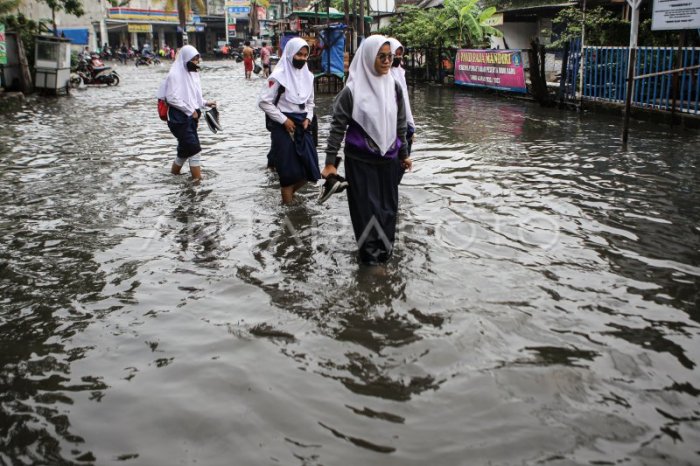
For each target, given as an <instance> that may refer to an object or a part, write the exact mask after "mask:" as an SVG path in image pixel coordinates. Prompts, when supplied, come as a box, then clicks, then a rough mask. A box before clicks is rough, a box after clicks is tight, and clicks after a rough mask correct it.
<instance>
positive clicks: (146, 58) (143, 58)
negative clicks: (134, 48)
mask: <svg viewBox="0 0 700 466" xmlns="http://www.w3.org/2000/svg"><path fill="white" fill-rule="evenodd" d="M135 65H136V66H144V65H145V66H149V65H160V58H158V57H155V56H153V57H152V56H150V55H139V56H138V57H137V58H136V63H135Z"/></svg>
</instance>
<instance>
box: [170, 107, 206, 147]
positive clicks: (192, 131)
mask: <svg viewBox="0 0 700 466" xmlns="http://www.w3.org/2000/svg"><path fill="white" fill-rule="evenodd" d="M198 123H199V120H195V119H194V118H192V116H191V115H186V114H185V112H183V111H181V110H178V109H177V108H175V107H173V106H172V105H171V106H170V107H169V108H168V128H170V132H171V133H173V136H175V137H176V138H177V156H178V158H181V159H186V158H188V157H192V156H193V155H195V154H199V153H200V152H202V146H201V145H200V144H199V134H197V124H198Z"/></svg>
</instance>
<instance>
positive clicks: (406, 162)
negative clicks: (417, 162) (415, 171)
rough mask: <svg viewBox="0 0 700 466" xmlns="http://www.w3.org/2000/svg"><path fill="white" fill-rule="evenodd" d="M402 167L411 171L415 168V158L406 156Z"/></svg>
mask: <svg viewBox="0 0 700 466" xmlns="http://www.w3.org/2000/svg"><path fill="white" fill-rule="evenodd" d="M401 168H403V169H404V170H408V171H411V168H413V160H411V159H410V158H405V159H403V160H402V161H401Z"/></svg>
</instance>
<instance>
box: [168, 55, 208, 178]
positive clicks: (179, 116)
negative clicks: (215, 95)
mask: <svg viewBox="0 0 700 466" xmlns="http://www.w3.org/2000/svg"><path fill="white" fill-rule="evenodd" d="M198 71H199V52H197V49H195V48H194V47H192V46H191V45H185V46H184V47H183V48H182V49H180V52H179V53H178V54H177V57H176V58H175V61H174V62H173V64H172V66H171V67H170V71H169V72H168V76H167V77H166V78H165V80H164V81H163V83H162V84H161V85H160V88H159V89H158V93H157V94H156V96H157V97H158V98H159V99H162V100H165V101H166V102H167V103H168V128H170V132H171V133H173V136H175V137H176V138H177V156H176V157H175V161H174V162H173V166H172V168H171V170H170V171H171V172H172V173H173V174H174V175H179V174H180V170H181V169H182V166H183V165H184V164H185V161H186V160H188V159H189V162H190V172H191V173H192V178H194V179H195V180H199V179H201V178H202V170H201V167H200V165H201V161H200V154H201V152H202V146H200V144H199V135H198V134H197V125H198V123H199V117H200V116H201V114H202V112H201V111H200V108H202V107H204V106H207V107H216V102H214V101H211V102H208V101H205V100H204V98H203V97H202V85H201V83H200V81H199V73H198Z"/></svg>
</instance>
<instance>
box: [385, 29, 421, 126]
mask: <svg viewBox="0 0 700 466" xmlns="http://www.w3.org/2000/svg"><path fill="white" fill-rule="evenodd" d="M389 46H390V47H391V53H393V54H396V51H397V50H398V49H403V50H404V52H405V51H406V49H404V48H403V45H401V42H399V41H398V40H397V39H394V38H393V37H390V38H389ZM391 75H392V76H393V77H394V79H395V80H396V82H397V83H399V85H400V86H401V90H402V91H403V103H404V106H405V107H406V121H407V122H408V124H409V125H411V126H412V127H414V128H415V127H416V125H415V123H414V121H413V112H412V111H411V103H410V102H409V101H408V86H407V85H406V70H404V69H403V66H402V65H399V66H392V67H391Z"/></svg>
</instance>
